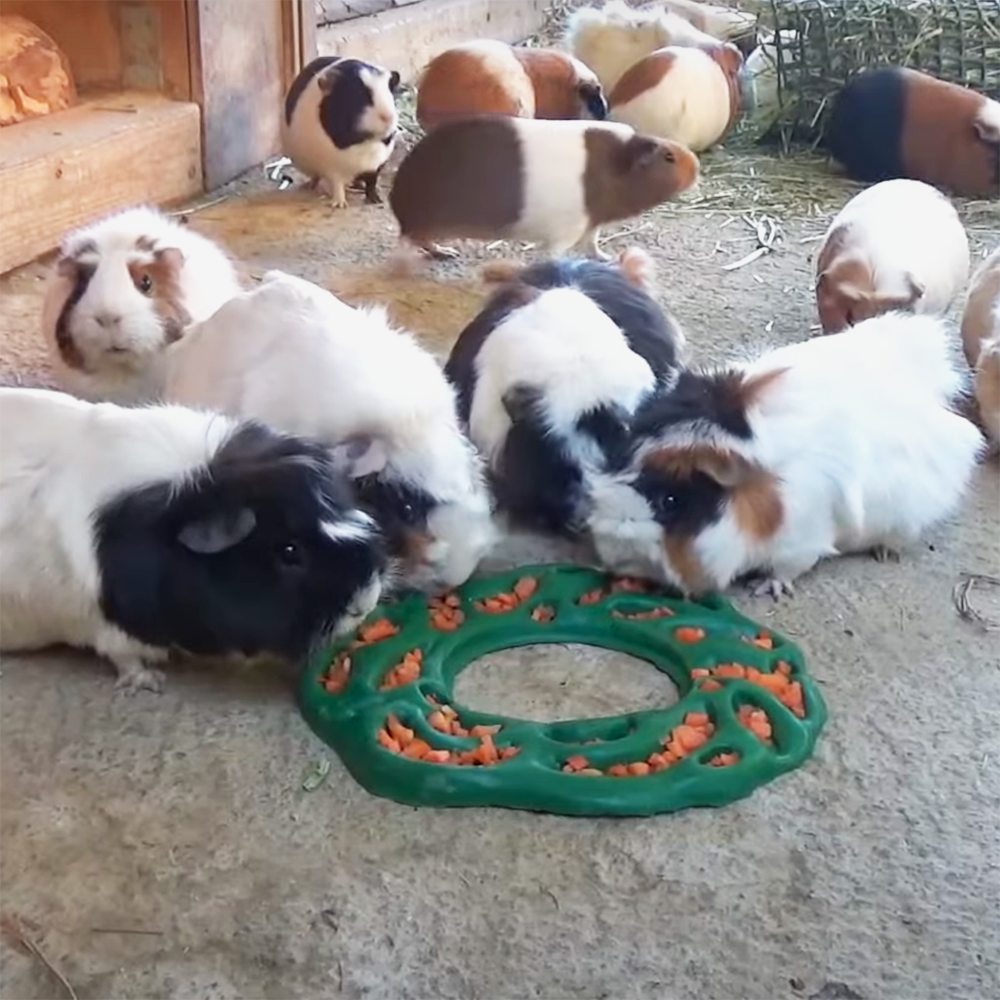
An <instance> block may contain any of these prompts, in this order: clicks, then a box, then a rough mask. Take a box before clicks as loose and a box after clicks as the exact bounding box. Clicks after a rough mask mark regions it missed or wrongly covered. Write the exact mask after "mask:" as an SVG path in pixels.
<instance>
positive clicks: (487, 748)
mask: <svg viewBox="0 0 1000 1000" xmlns="http://www.w3.org/2000/svg"><path fill="white" fill-rule="evenodd" d="M477 752H478V754H479V759H480V760H481V761H482V762H483V763H484V764H495V763H496V762H497V761H498V760H499V759H500V754H499V753H497V748H496V746H495V745H494V743H493V737H492V736H483V737H482V742H481V743H480V744H479V750H478V751H477Z"/></svg>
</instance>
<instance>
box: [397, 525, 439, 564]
mask: <svg viewBox="0 0 1000 1000" xmlns="http://www.w3.org/2000/svg"><path fill="white" fill-rule="evenodd" d="M432 541H433V539H432V538H431V536H430V535H429V534H428V533H427V532H426V531H420V530H419V529H416V528H414V529H413V530H412V531H404V532H403V551H402V559H403V565H404V566H405V567H406V570H407V572H410V573H412V572H413V571H414V570H416V569H417V568H418V567H419V566H420V565H421V564H422V563H423V562H424V560H425V559H426V558H427V549H428V547H429V546H430V544H431V542H432Z"/></svg>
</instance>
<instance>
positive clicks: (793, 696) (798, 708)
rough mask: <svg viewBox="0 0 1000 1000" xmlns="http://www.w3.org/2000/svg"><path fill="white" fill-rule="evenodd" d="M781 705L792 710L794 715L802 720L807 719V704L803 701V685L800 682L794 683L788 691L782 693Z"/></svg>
mask: <svg viewBox="0 0 1000 1000" xmlns="http://www.w3.org/2000/svg"><path fill="white" fill-rule="evenodd" d="M781 703H782V704H783V705H785V706H786V707H787V708H789V709H791V711H792V713H793V714H794V715H797V716H798V717H799V718H800V719H801V718H804V717H805V714H806V710H805V704H804V703H803V700H802V685H801V684H800V683H799V682H798V681H792V682H791V683H790V684H789V685H788V687H787V689H786V690H785V691H784V692H782V695H781Z"/></svg>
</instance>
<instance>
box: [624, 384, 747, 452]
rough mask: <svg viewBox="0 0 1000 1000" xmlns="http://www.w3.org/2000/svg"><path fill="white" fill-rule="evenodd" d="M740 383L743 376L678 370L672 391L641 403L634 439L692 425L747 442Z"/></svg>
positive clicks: (659, 393)
mask: <svg viewBox="0 0 1000 1000" xmlns="http://www.w3.org/2000/svg"><path fill="white" fill-rule="evenodd" d="M741 381H742V376H740V375H739V374H738V373H735V372H720V373H717V374H709V373H703V372H696V371H688V370H683V371H681V372H680V373H679V374H678V376H677V381H676V383H675V384H674V386H673V387H672V388H671V389H669V390H668V391H664V392H658V393H656V394H655V395H653V396H650V397H649V398H648V399H646V400H645V401H644V402H643V403H642V404H640V406H639V409H638V410H637V412H636V414H635V417H634V419H633V420H632V430H633V434H634V436H635V437H636V438H650V437H653V438H655V437H657V436H659V435H660V434H661V433H662V432H663V431H665V430H667V429H668V428H670V427H674V426H676V425H677V424H687V423H691V424H695V425H700V426H703V427H705V428H713V427H717V428H721V429H722V430H724V431H725V432H726V433H727V434H731V435H732V436H733V437H736V438H740V439H741V440H743V441H749V440H750V438H751V437H753V431H752V430H751V428H750V424H749V422H748V421H747V415H746V411H745V409H744V407H743V403H742V401H741V399H740V396H739V392H738V388H739V385H740V383H741Z"/></svg>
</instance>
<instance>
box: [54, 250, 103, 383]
mask: <svg viewBox="0 0 1000 1000" xmlns="http://www.w3.org/2000/svg"><path fill="white" fill-rule="evenodd" d="M88 249H89V247H88ZM77 252H78V253H79V252H80V251H77ZM56 266H57V267H59V268H67V269H72V272H71V273H72V274H73V276H74V279H73V280H74V284H73V291H71V292H70V294H69V298H67V299H66V301H65V303H63V307H62V310H61V311H60V313H59V318H58V319H57V320H56V330H55V338H56V349H57V350H58V351H59V356H60V357H61V358H62V359H63V361H65V362H66V364H67V365H68V366H69V367H70V368H77V369H81V370H82V369H83V368H84V359H83V355H82V354H81V353H80V348H79V347H77V344H76V341H75V340H74V339H73V335H72V334H71V333H70V332H69V317H70V313H72V311H73V310H74V309H75V308H76V306H77V303H79V301H80V299H82V298H83V296H84V294H85V293H86V291H87V286H88V285H89V284H90V279H91V278H93V276H94V272H95V271H96V270H97V265H96V264H81V263H80V262H79V261H78V260H74V259H72V258H69V259H66V260H62V261H60V262H59V264H57V265H56Z"/></svg>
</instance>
